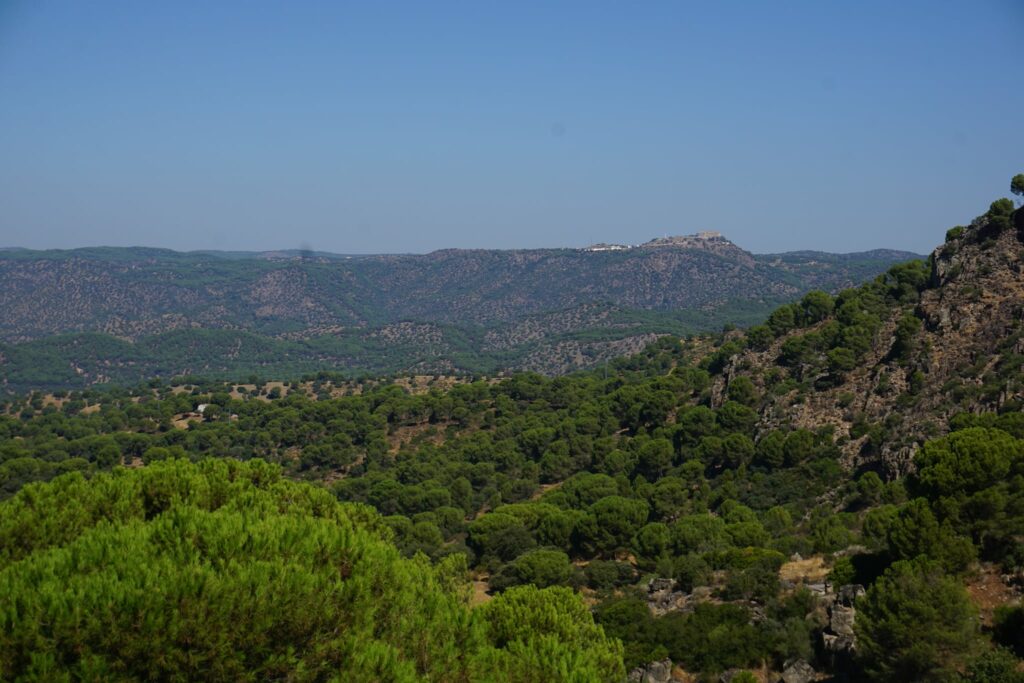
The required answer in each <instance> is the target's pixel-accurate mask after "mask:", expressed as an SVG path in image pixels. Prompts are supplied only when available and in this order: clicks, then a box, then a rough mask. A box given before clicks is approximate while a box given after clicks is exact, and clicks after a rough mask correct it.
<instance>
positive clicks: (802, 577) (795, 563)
mask: <svg viewBox="0 0 1024 683" xmlns="http://www.w3.org/2000/svg"><path fill="white" fill-rule="evenodd" d="M829 571H831V570H830V569H829V567H828V566H826V564H825V558H824V557H822V556H821V555H814V556H812V557H808V558H807V559H801V560H790V561H789V562H786V563H785V564H783V565H782V568H781V569H779V578H780V579H782V580H783V581H792V582H793V583H821V582H822V581H824V580H825V578H826V577H827V576H828V573H829Z"/></svg>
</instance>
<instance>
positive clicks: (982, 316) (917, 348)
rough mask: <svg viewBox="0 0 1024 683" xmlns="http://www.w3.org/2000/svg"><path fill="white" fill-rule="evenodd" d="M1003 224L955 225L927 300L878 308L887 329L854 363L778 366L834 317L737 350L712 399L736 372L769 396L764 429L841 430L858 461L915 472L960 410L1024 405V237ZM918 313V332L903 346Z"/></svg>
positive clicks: (896, 473) (896, 300)
mask: <svg viewBox="0 0 1024 683" xmlns="http://www.w3.org/2000/svg"><path fill="white" fill-rule="evenodd" d="M1021 216H1024V211H1017V212H1016V214H1015V215H1014V221H1017V220H1021V221H1024V218H1021ZM998 225H1001V224H1000V223H999V220H998V217H995V218H992V217H989V216H988V215H986V216H983V217H981V218H979V219H977V220H975V221H974V222H973V223H972V224H971V225H970V226H969V227H966V228H962V229H958V230H955V231H951V232H950V235H949V237H948V238H947V241H946V242H945V243H944V244H943V245H942V246H940V247H938V248H937V249H936V250H935V251H934V252H933V253H932V255H931V257H930V259H929V262H930V266H931V268H930V273H929V279H928V281H927V283H926V286H925V287H924V289H923V290H922V291H921V292H920V293H919V294H918V295H917V298H916V300H914V298H913V296H914V295H913V291H912V290H911V291H910V292H909V296H907V292H904V293H903V294H900V295H899V296H897V295H896V294H893V295H892V296H891V298H890V299H889V300H888V303H887V304H886V307H885V308H882V309H881V311H880V312H877V311H876V314H878V315H879V317H880V318H881V321H880V322H881V324H880V326H879V328H878V330H877V332H876V333H875V334H874V337H873V338H872V340H871V345H870V347H869V348H868V349H867V351H866V353H865V354H864V355H863V356H862V357H861V358H859V359H858V362H857V364H856V366H855V367H853V368H852V369H850V370H848V371H845V372H833V371H832V370H831V369H830V367H829V364H828V362H827V359H826V360H824V361H823V360H821V358H825V356H824V355H823V356H821V358H818V357H812V358H811V361H812V362H811V363H800V364H794V365H792V366H787V365H785V364H782V363H780V362H779V359H780V358H781V357H783V347H784V345H785V344H786V343H787V342H790V341H792V340H793V339H794V338H795V337H801V336H805V335H810V334H812V333H815V332H822V331H826V330H827V328H828V326H829V325H833V326H834V325H835V323H836V321H835V320H833V319H832V318H827V319H825V320H824V321H822V322H821V323H818V324H816V325H814V326H811V327H803V328H800V329H796V330H793V331H792V332H790V333H787V334H785V335H783V336H781V337H780V338H778V339H776V340H774V341H773V342H770V343H769V344H768V346H767V348H761V349H754V348H747V349H744V350H742V351H738V352H737V353H736V354H735V355H734V356H733V357H732V358H730V359H728V360H727V361H726V362H725V364H724V367H723V368H722V371H721V372H720V373H719V374H718V375H717V376H716V377H715V378H714V380H713V384H712V386H711V387H710V390H709V395H710V397H711V402H712V404H713V405H720V404H721V403H722V402H723V401H724V400H726V399H727V397H728V391H727V389H728V386H729V383H730V382H731V381H732V380H733V379H734V377H736V376H741V375H742V376H747V377H750V378H751V379H752V380H753V381H754V383H755V386H757V388H758V389H760V390H761V393H762V396H763V397H764V399H763V401H762V403H761V405H759V406H758V407H757V408H758V411H759V416H760V423H759V431H760V432H761V433H764V432H767V431H769V430H772V429H777V428H780V427H782V426H784V425H788V426H795V427H802V428H806V429H810V430H817V429H820V428H831V429H832V430H833V432H834V433H835V435H836V436H837V446H838V447H839V449H840V451H841V455H842V460H841V461H842V463H843V464H844V465H845V466H846V467H847V468H849V469H859V468H865V467H867V468H872V469H877V470H879V471H880V472H882V473H884V474H886V475H888V476H889V477H890V478H899V477H902V476H904V475H906V474H908V473H910V472H911V471H912V470H913V460H914V454H915V453H916V450H917V447H918V445H919V444H920V443H922V442H923V441H924V440H926V439H929V438H934V437H936V436H938V435H941V434H942V433H943V432H944V431H945V430H946V429H948V423H949V419H950V418H951V417H952V416H953V415H955V414H957V413H958V412H962V411H964V410H965V409H967V410H974V411H997V410H1002V411H1005V410H1007V408H1008V407H1013V406H1021V405H1024V373H1022V372H1021V370H1020V367H1019V363H1018V362H1017V360H1016V358H1017V356H1019V355H1021V352H1022V351H1024V348H1022V347H1024V344H1022V342H1021V340H1022V339H1024V248H1022V238H1024V232H1018V231H1017V230H1016V229H1012V228H1002V229H998V230H997V229H993V227H992V226H998ZM894 291H896V290H894ZM908 316H912V317H914V318H916V319H917V320H918V321H919V323H918V329H917V331H916V332H911V333H910V335H911V336H910V337H909V340H907V339H905V341H904V342H903V344H904V345H905V346H903V347H900V345H899V344H900V343H899V339H900V335H901V334H902V335H904V337H905V336H906V334H907V332H906V329H907V328H906V326H905V325H903V326H902V327H901V324H902V323H904V322H905V319H907V317H908ZM769 378H771V386H769V382H768V379H769ZM781 380H795V381H794V382H792V383H793V386H794V388H793V389H792V390H790V391H789V392H786V393H781V392H779V391H777V387H779V386H780V384H781ZM797 383H801V385H802V386H798V384H797ZM811 388H813V390H812V389H811ZM878 427H883V430H882V431H881V433H879V430H878V429H877V428H878ZM872 429H874V430H875V434H874V435H873V436H871V432H872Z"/></svg>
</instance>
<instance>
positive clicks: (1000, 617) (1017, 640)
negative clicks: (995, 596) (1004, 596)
mask: <svg viewBox="0 0 1024 683" xmlns="http://www.w3.org/2000/svg"><path fill="white" fill-rule="evenodd" d="M993 630H994V631H995V638H996V641H997V642H998V643H999V644H1000V645H1003V646H1005V647H1008V648H1010V649H1011V650H1013V652H1015V653H1016V654H1017V656H1018V657H1024V606H1021V605H1014V606H1010V605H1004V606H1001V607H999V608H998V609H997V610H996V613H995V625H994V628H993Z"/></svg>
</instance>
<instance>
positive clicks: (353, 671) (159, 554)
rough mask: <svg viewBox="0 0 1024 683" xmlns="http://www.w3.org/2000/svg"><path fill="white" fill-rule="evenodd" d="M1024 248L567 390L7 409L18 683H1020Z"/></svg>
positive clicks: (652, 355) (195, 386)
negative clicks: (245, 682)
mask: <svg viewBox="0 0 1024 683" xmlns="http://www.w3.org/2000/svg"><path fill="white" fill-rule="evenodd" d="M1022 236H1024V211H1021V210H1016V211H1014V205H1013V203H1012V202H1011V201H1010V200H998V201H996V202H994V203H993V204H992V206H991V207H990V209H989V211H988V212H987V213H986V214H984V215H983V216H981V217H979V218H978V219H976V220H975V221H974V222H973V223H972V224H971V225H969V226H964V227H957V228H954V229H952V230H951V231H950V232H949V234H948V235H947V240H946V242H945V244H944V245H943V246H942V247H940V248H939V249H937V250H936V252H935V253H934V254H933V255H932V256H931V257H930V258H929V259H928V260H927V261H915V262H910V263H906V264H902V265H898V266H895V267H893V268H891V269H889V270H888V271H887V272H886V273H884V274H883V275H880V276H879V277H877V278H875V279H873V280H871V281H869V282H868V283H866V284H864V285H862V286H860V287H857V288H854V289H849V290H845V291H843V292H841V293H839V294H838V295H831V294H828V293H826V292H823V291H815V292H811V293H809V294H807V295H806V296H804V297H803V298H802V299H801V300H800V301H798V302H796V303H794V304H790V305H786V306H783V307H780V308H778V309H776V310H775V312H773V313H772V314H771V315H770V316H769V317H768V318H767V320H766V321H765V323H764V324H763V325H757V326H754V327H752V328H751V329H749V330H747V331H746V332H741V331H738V330H731V329H727V330H726V331H724V332H722V333H721V334H719V335H717V336H715V337H714V338H710V339H708V338H689V339H682V338H679V337H676V336H666V337H662V338H660V339H658V340H657V341H655V342H654V343H652V344H650V345H648V346H647V347H646V348H645V349H644V350H643V351H642V352H640V353H638V354H635V355H633V356H629V357H625V358H621V359H618V360H616V361H614V362H611V363H609V364H608V366H607V367H604V368H601V369H599V370H596V371H588V372H580V373H575V374H571V375H568V376H562V377H554V378H552V377H545V376H543V375H540V374H533V373H520V374H516V375H514V376H512V377H509V378H505V379H501V380H490V379H475V380H474V379H472V378H464V379H463V381H461V382H458V383H455V384H453V385H452V384H449V385H445V386H443V387H442V386H440V385H435V386H433V387H430V386H427V387H422V388H419V389H416V390H412V389H411V388H410V387H411V385H410V384H409V383H407V382H406V383H403V382H401V381H399V380H398V379H394V380H392V381H380V382H371V383H363V384H359V385H355V384H348V385H346V384H345V383H344V382H342V380H341V379H340V378H336V377H333V376H331V375H329V374H326V373H324V374H320V375H313V376H309V377H306V378H304V380H303V381H298V380H297V381H295V382H292V383H289V384H286V385H279V386H275V387H274V388H273V389H270V390H267V389H264V390H263V391H260V390H259V388H258V387H254V388H252V389H243V390H241V391H240V390H239V387H238V386H237V385H235V384H227V383H224V382H221V381H216V380H207V381H199V380H195V381H192V382H191V383H189V384H187V385H182V384H177V385H175V384H172V383H168V382H164V381H161V380H154V381H151V382H149V383H147V384H143V385H139V386H136V387H134V388H120V389H117V388H108V389H103V390H99V389H87V390H76V391H71V392H58V393H56V394H50V395H44V394H42V393H39V392H37V393H34V394H31V395H28V396H22V397H18V398H9V399H7V400H6V401H5V403H4V409H5V412H4V414H3V415H0V495H2V496H3V497H5V498H6V500H5V502H3V503H0V544H2V545H0V596H3V597H0V614H2V615H3V616H2V618H0V672H2V675H0V677H2V678H4V679H10V680H39V679H63V680H79V679H87V680H151V679H156V680H172V679H188V678H190V677H193V676H202V677H204V678H207V679H215V680H239V679H249V680H277V679H281V680H284V679H287V680H330V679H332V678H338V677H339V676H340V680H367V681H370V680H396V681H397V680H445V681H448V680H451V681H457V680H511V681H537V680H578V681H590V680H607V681H621V680H624V679H625V678H626V675H627V674H626V672H627V671H630V672H631V673H630V674H629V675H630V676H631V677H632V680H650V681H667V680H669V677H670V676H673V675H674V676H683V675H684V674H685V675H692V676H695V677H699V678H700V679H701V680H708V681H714V680H732V681H751V680H762V681H763V680H771V681H775V680H779V677H780V676H782V677H783V678H784V680H786V681H787V683H789V682H791V681H798V680H800V681H809V680H814V679H815V678H817V677H825V676H835V677H839V678H845V679H850V680H877V681H912V680H928V681H975V682H979V683H981V682H993V683H994V682H1012V681H1016V682H1018V683H1019V682H1020V681H1021V680H1024V673H1022V664H1024V660H1022V659H1021V658H1022V657H1024V639H1022V636H1024V607H1022V606H1021V602H1020V596H1021V590H1022V586H1024V413H1022V412H1021V411H1022V407H1024V348H1022V346H1021V340H1022V339H1024V327H1022V313H1024V310H1022V309H1024V298H1022V297H1021V296H1020V292H1021V290H1022V289H1024V282H1022V281H1021V279H1020V273H1021V272H1022V271H1021V269H1020V264H1021V263H1022V258H1024V250H1022V246H1021V243H1022V241H1024V239H1022ZM987 278H990V279H991V280H992V282H993V283H999V284H998V285H997V284H993V285H992V287H991V288H990V289H989V290H987V291H980V290H979V288H980V287H981V286H982V285H984V284H985V283H987V282H988V281H989V280H988V279H987ZM975 290H979V291H975ZM1004 308H1005V310H1004ZM934 311H940V313H941V311H945V313H944V314H940V313H935V314H934V316H933V315H932V314H933V312H934ZM972 316H975V317H972ZM979 321H980V322H979ZM961 339H963V341H962V342H961V341H960V340H961ZM943 344H946V345H948V346H949V347H952V346H954V345H956V346H957V348H956V349H953V348H945V347H943ZM339 387H342V388H343V390H340V391H339V390H338V388H339ZM826 402H827V405H826ZM721 676H725V677H726V678H720V677H721ZM691 680H692V679H691Z"/></svg>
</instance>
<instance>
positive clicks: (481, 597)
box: [469, 579, 494, 605]
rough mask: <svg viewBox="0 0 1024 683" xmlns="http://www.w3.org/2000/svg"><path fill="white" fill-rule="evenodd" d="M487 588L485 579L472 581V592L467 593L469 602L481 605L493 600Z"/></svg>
mask: <svg viewBox="0 0 1024 683" xmlns="http://www.w3.org/2000/svg"><path fill="white" fill-rule="evenodd" d="M487 589H488V585H487V580H486V579H477V580H476V581H473V585H472V592H471V593H470V595H469V604H470V605H482V604H484V603H486V602H490V601H491V600H493V599H494V596H493V595H490V594H488V592H487Z"/></svg>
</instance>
